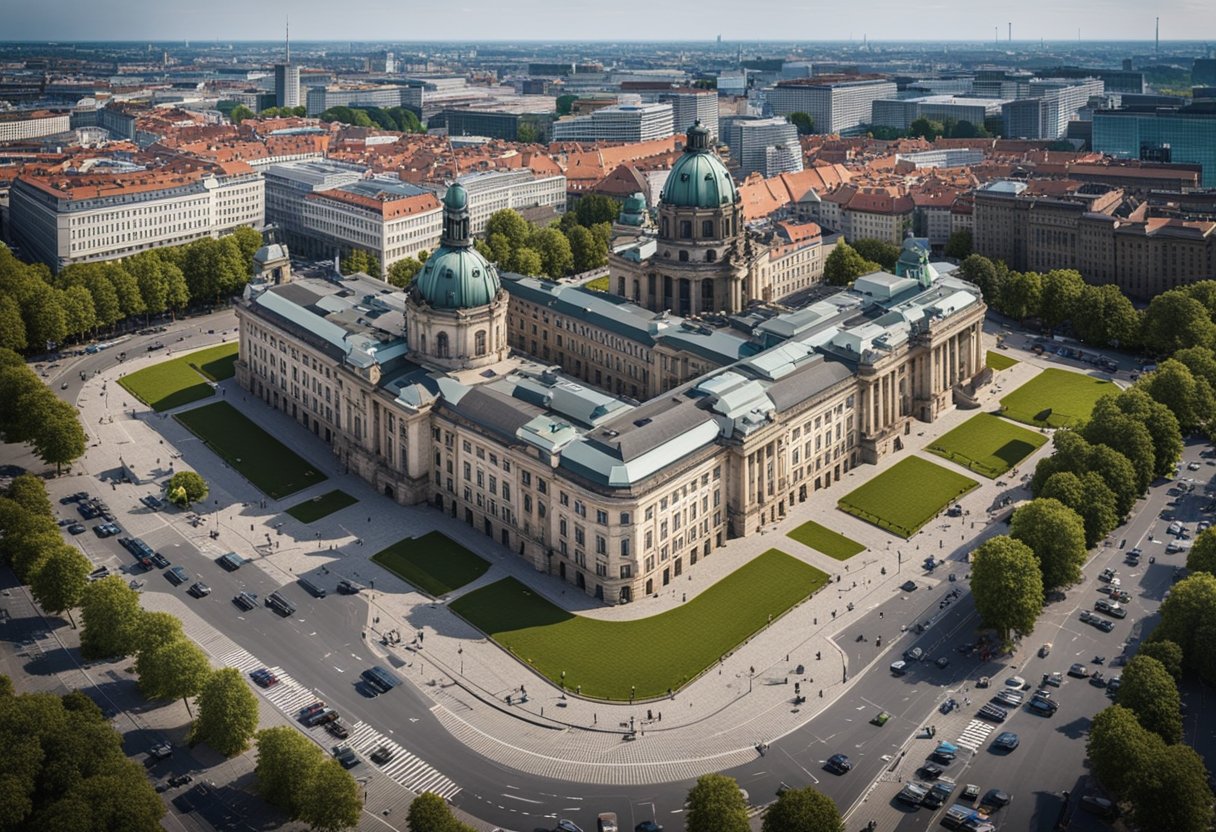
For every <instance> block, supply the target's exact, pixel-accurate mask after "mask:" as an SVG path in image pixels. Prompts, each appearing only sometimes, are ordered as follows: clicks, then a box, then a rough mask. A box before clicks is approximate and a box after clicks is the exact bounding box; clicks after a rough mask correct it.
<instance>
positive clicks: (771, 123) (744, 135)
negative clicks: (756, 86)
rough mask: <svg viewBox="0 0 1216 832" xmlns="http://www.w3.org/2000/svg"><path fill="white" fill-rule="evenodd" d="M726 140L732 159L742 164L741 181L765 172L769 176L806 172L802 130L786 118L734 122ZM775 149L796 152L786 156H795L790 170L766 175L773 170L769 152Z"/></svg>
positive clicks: (725, 137) (736, 120) (738, 120)
mask: <svg viewBox="0 0 1216 832" xmlns="http://www.w3.org/2000/svg"><path fill="white" fill-rule="evenodd" d="M723 138H724V139H725V141H726V143H727V144H729V145H730V153H731V156H732V157H734V159H735V160H736V161H737V162H738V164H739V176H740V178H744V177H746V176H748V175H749V174H751V173H762V174H764V176H766V177H769V176H776V175H777V174H780V173H797V172H798V171H800V170H802V145H801V144H800V143H799V142H798V128H797V127H795V126H794V125H793V124H790V123H789V122H788V121H786V120H785V118H784V117H778V118H757V119H735V120H732V122H731V125H730V131H729V135H727V136H724V137H723ZM773 147H785V148H790V149H791V150H793V151H794V152H793V153H788V154H786V155H787V156H791V157H792V159H791V160H790V162H789V164H790V165H791V169H790V170H779V171H776V172H775V173H767V172H766V170H767V169H768V167H769V160H768V155H769V154H768V150H769V148H773Z"/></svg>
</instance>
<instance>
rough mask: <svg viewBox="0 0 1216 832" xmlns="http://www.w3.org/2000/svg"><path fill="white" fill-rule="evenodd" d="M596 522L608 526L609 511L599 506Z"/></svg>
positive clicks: (596, 512) (596, 511)
mask: <svg viewBox="0 0 1216 832" xmlns="http://www.w3.org/2000/svg"><path fill="white" fill-rule="evenodd" d="M595 522H597V523H599V524H600V525H601V526H607V525H608V512H606V511H603V510H601V509H598V508H597V509H596V510H595Z"/></svg>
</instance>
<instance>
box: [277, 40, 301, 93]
mask: <svg viewBox="0 0 1216 832" xmlns="http://www.w3.org/2000/svg"><path fill="white" fill-rule="evenodd" d="M284 45H285V50H284V56H283V63H281V64H275V65H274V104H275V106H276V107H299V106H300V105H301V104H303V103H304V102H302V101H301V100H300V67H298V66H296V65H294V64H293V63H292V62H291V25H290V24H288V27H287V37H286V40H285V42H284Z"/></svg>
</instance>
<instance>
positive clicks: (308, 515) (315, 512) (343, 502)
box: [287, 488, 359, 523]
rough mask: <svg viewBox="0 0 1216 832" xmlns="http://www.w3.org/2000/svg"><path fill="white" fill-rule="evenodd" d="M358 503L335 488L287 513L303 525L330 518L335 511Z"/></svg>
mask: <svg viewBox="0 0 1216 832" xmlns="http://www.w3.org/2000/svg"><path fill="white" fill-rule="evenodd" d="M357 502H359V501H358V500H356V499H355V498H354V497H352V496H350V495H349V494H347V493H346V492H345V491H342V490H341V489H337V488H335V489H334V490H333V491H330V492H328V493H326V494H322V495H321V496H320V497H313V498H312V499H311V500H305V501H304V502H302V503H297V504H296V505H294V506H292V507H291V508H289V509H287V513H288V514H290V515H291V516H292V517H294V518H296V519H297V520H299V521H301V522H303V523H315V522H316V521H318V520H320V519H321V518H322V517H328V516H329V515H331V514H333V513H334V512H335V511H341V510H342V509H344V508H346V507H347V506H353V505H354V504H355V503H357Z"/></svg>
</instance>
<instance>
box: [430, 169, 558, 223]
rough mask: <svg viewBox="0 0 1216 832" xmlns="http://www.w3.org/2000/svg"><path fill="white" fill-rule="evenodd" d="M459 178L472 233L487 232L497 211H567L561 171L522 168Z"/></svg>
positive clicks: (470, 174)
mask: <svg viewBox="0 0 1216 832" xmlns="http://www.w3.org/2000/svg"><path fill="white" fill-rule="evenodd" d="M456 181H457V182H458V183H459V184H460V186H461V187H462V188H464V189H465V191H466V192H467V193H468V195H469V210H470V218H471V222H472V230H473V234H482V233H484V232H485V230H486V223H487V222H488V221H489V219H490V217H491V216H492V215H493V214H494V212H495V211H502V210H504V209H507V208H510V209H512V210H514V211H519V212H521V213H523V214H527V215H534V214H536V213H537V209H549V210H550V211H552V213H554V214H561V213H564V212H565V210H566V177H565V176H562V175H560V174H554V175H550V176H538V175H537V174H535V173H533V172H532V171H531V170H529V169H527V168H523V169H520V170H507V171H485V172H482V173H468V174H465V175H464V176H461V177H459V178H458V179H457V180H456ZM444 193H446V188H445V189H444Z"/></svg>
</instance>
